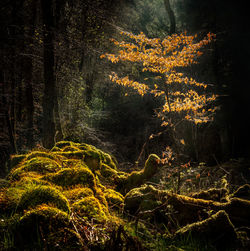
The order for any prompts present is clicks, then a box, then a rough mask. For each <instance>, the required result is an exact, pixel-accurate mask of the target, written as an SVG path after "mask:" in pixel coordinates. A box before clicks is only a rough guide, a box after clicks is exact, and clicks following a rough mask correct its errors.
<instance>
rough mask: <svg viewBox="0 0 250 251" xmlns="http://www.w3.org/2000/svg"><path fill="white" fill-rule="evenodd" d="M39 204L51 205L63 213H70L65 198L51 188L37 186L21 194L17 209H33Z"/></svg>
mask: <svg viewBox="0 0 250 251" xmlns="http://www.w3.org/2000/svg"><path fill="white" fill-rule="evenodd" d="M41 204H47V205H53V206H55V207H56V208H58V209H61V210H62V211H64V212H67V213H69V212H70V207H69V202H68V200H67V199H66V197H65V196H64V195H63V194H62V193H61V192H60V191H59V190H57V189H55V188H53V187H51V186H38V187H35V188H33V189H30V190H28V191H26V192H25V193H23V195H22V197H21V198H20V201H19V203H18V209H19V210H20V209H22V210H25V209H30V208H35V207H36V206H38V205H41Z"/></svg>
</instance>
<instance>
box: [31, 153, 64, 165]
mask: <svg viewBox="0 0 250 251" xmlns="http://www.w3.org/2000/svg"><path fill="white" fill-rule="evenodd" d="M37 157H43V158H48V159H52V160H55V161H57V162H58V163H60V158H59V156H56V155H55V154H53V153H51V152H41V151H33V152H30V153H29V154H27V155H26V160H30V159H33V158H37Z"/></svg>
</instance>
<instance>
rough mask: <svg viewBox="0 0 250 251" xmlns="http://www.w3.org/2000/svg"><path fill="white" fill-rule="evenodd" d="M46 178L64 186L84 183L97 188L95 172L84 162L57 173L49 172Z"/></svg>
mask: <svg viewBox="0 0 250 251" xmlns="http://www.w3.org/2000/svg"><path fill="white" fill-rule="evenodd" d="M44 180H47V181H50V182H52V183H54V184H56V185H59V186H62V187H71V186H75V185H83V186H86V187H90V188H92V189H95V187H96V181H95V177H94V175H93V173H92V172H91V171H90V170H89V168H87V167H86V166H85V165H84V164H78V165H76V166H74V167H71V168H64V169H62V170H60V171H59V172H57V173H53V174H48V175H46V176H45V177H44Z"/></svg>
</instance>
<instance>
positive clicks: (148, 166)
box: [143, 154, 160, 179]
mask: <svg viewBox="0 0 250 251" xmlns="http://www.w3.org/2000/svg"><path fill="white" fill-rule="evenodd" d="M159 167H160V158H159V157H158V156H157V155H156V154H150V155H149V157H148V159H147V160H146V162H145V167H144V170H143V176H144V178H145V179H148V178H151V177H152V176H153V175H155V174H156V173H157V171H158V169H159Z"/></svg>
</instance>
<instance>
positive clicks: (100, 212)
mask: <svg viewBox="0 0 250 251" xmlns="http://www.w3.org/2000/svg"><path fill="white" fill-rule="evenodd" d="M72 207H73V210H74V211H75V212H77V214H78V215H80V216H81V217H83V218H85V219H87V220H91V219H94V220H96V221H98V222H104V221H107V220H108V211H107V209H106V208H105V207H104V206H102V205H101V203H100V202H99V200H98V199H96V198H95V197H94V196H88V197H85V198H83V199H81V200H79V201H77V202H75V203H74V204H73V205H72Z"/></svg>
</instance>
